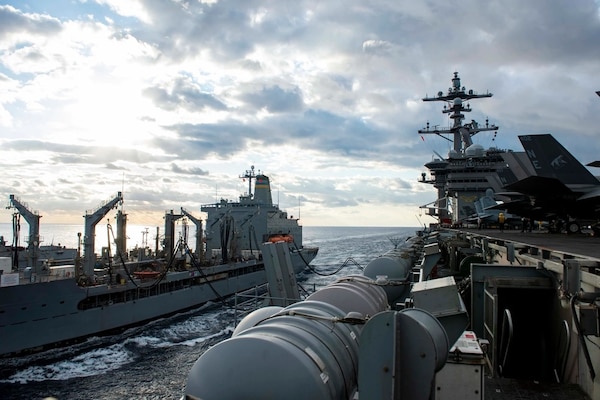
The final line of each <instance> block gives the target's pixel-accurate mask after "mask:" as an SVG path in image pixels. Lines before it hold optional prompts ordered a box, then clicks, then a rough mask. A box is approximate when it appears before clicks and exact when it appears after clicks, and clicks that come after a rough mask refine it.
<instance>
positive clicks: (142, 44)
mask: <svg viewBox="0 0 600 400" xmlns="http://www.w3.org/2000/svg"><path fill="white" fill-rule="evenodd" d="M125 3H127V4H125ZM64 4H66V3H64ZM598 15H599V13H598V5H597V2H595V1H593V0H581V1H578V2H568V1H557V2H550V3H548V2H541V1H530V2H525V3H523V2H518V1H516V0H508V1H497V0H492V1H488V2H486V3H485V4H483V3H481V2H479V1H476V0H465V1H463V2H461V3H455V2H454V3H451V2H436V3H428V2H396V1H391V0H390V1H385V0H384V1H366V2H365V1H348V2H344V3H343V4H342V3H339V2H317V1H313V0H300V1H295V2H281V1H262V0H261V1H259V0H248V1H244V2H235V1H231V0H220V1H194V2H189V1H171V2H160V1H143V0H134V1H130V2H121V1H116V0H102V1H95V2H70V3H68V5H66V6H61V7H59V6H57V5H54V4H53V3H52V2H41V3H40V2H34V3H31V4H27V5H22V6H21V5H19V6H16V5H12V6H9V5H5V6H0V49H2V50H0V125H1V126H2V129H1V130H0V144H1V145H2V149H3V160H2V161H3V168H4V172H5V174H6V175H7V176H10V177H11V179H8V180H5V181H4V182H3V183H2V185H0V189H2V193H9V192H22V191H25V192H26V193H27V194H31V195H32V197H33V198H34V199H41V200H40V201H43V202H44V204H47V205H48V207H59V208H60V209H61V210H68V209H71V210H75V211H73V213H74V214H75V215H77V216H79V215H80V210H79V209H78V208H77V207H79V206H80V204H82V203H85V204H88V203H91V204H93V203H94V202H93V201H90V200H94V199H104V198H106V197H108V196H109V195H110V193H112V192H116V191H117V190H120V188H121V186H122V184H123V180H125V181H126V182H127V186H128V190H126V193H127V199H128V200H127V201H128V204H129V206H130V207H131V211H132V215H134V214H136V213H140V214H144V215H149V214H152V213H154V214H160V213H162V212H163V211H164V209H166V208H177V206H178V204H177V203H178V202H181V203H182V204H185V205H186V206H188V207H197V206H198V203H201V202H205V201H209V202H210V201H214V200H215V194H214V193H215V187H218V188H219V196H221V195H222V196H226V197H228V198H231V199H235V198H237V195H238V194H239V192H241V191H246V190H247V188H246V187H245V185H244V184H241V183H240V182H239V180H238V178H237V177H238V176H239V173H240V171H243V170H245V169H247V168H248V166H249V165H256V166H257V168H260V169H262V170H264V172H265V173H266V174H268V175H270V176H272V177H273V178H274V181H275V182H278V184H279V185H280V186H281V188H282V191H283V190H284V189H285V191H286V193H282V198H284V199H285V200H286V202H288V204H292V206H293V205H294V204H295V203H297V200H298V199H301V201H302V203H304V204H305V206H303V215H304V217H303V219H305V222H306V221H308V222H309V223H314V221H317V222H319V223H327V222H323V221H329V223H341V222H340V221H343V222H344V223H349V222H348V215H354V216H355V217H354V218H353V221H352V223H353V224H361V223H368V224H377V223H383V224H392V223H395V224H411V223H412V224H414V221H412V216H413V214H414V210H413V209H414V207H415V204H424V203H427V202H429V201H431V200H432V199H433V198H434V197H435V196H436V193H435V190H434V189H433V188H432V187H431V186H428V185H423V184H420V183H418V182H417V180H418V179H419V178H420V174H421V172H422V171H424V169H425V168H424V167H423V164H424V163H425V162H427V161H429V160H430V159H431V157H432V155H434V154H435V153H440V154H446V153H447V152H448V150H449V144H448V142H447V141H445V140H444V139H442V138H439V137H436V136H433V135H432V136H427V137H426V138H424V139H425V140H421V138H420V137H419V135H418V134H417V130H418V129H420V128H422V127H424V126H425V124H426V123H427V122H429V123H430V124H431V125H440V126H448V125H450V124H451V123H452V121H450V120H449V119H448V118H447V114H442V107H443V104H439V103H423V102H422V98H423V97H425V96H426V95H433V94H435V93H437V92H438V91H440V90H441V91H443V92H444V93H445V92H446V91H447V88H448V86H449V85H450V79H451V77H452V74H453V72H454V71H458V72H459V73H460V76H461V78H462V80H463V85H465V86H466V87H467V88H469V89H471V88H472V89H473V90H475V91H478V92H485V91H491V92H493V93H494V97H493V98H491V99H486V100H481V101H473V102H471V106H472V112H471V113H470V114H469V115H468V116H467V117H468V119H475V120H477V121H478V122H479V123H480V124H483V123H485V121H486V120H488V121H489V122H490V123H495V124H498V125H499V126H500V131H499V133H498V135H497V136H494V135H493V134H491V133H490V134H488V133H481V134H479V135H477V136H475V137H474V140H475V142H477V143H479V144H482V145H483V146H484V147H489V146H497V147H501V148H510V149H515V150H520V144H519V142H518V140H517V138H516V136H517V135H518V134H523V133H540V132H541V133H545V132H551V133H555V134H556V135H557V138H558V139H559V140H560V141H561V142H562V143H563V144H564V145H565V147H567V148H568V149H572V150H573V153H574V154H575V155H576V156H577V157H578V158H581V159H583V160H585V161H591V160H593V159H595V158H597V153H598V148H597V146H594V143H596V142H595V141H594V138H595V136H594V135H595V134H596V133H595V132H596V130H597V129H596V126H597V125H598V121H597V114H598V107H599V106H600V105H599V104H598V97H597V96H596V95H595V93H594V92H595V91H596V90H599V89H600V87H594V86H595V85H597V71H598V69H599V62H600V61H599V60H598V59H597V56H596V54H597V43H598V38H599V37H600V20H599V18H598ZM208 171H210V173H208ZM42 184H44V185H42ZM24 188H27V189H26V190H25V189H24ZM184 188H185V189H184ZM57 189H60V190H57ZM52 190H55V191H57V193H52ZM46 202H47V203H46ZM69 202H73V203H74V204H69ZM40 208H43V207H40ZM384 208H386V209H387V208H389V209H394V210H401V211H398V213H396V214H397V215H398V217H397V218H395V217H381V216H379V214H380V210H382V209H384ZM411 210H412V211H411ZM396 214H395V215H396ZM313 215H314V218H315V219H313V220H311V219H310V218H311V216H313ZM400 215H402V217H401V216H400ZM406 215H410V216H411V220H410V221H408V220H406ZM0 217H1V215H0ZM159 220H160V218H159ZM374 221H379V222H374ZM392 221H393V222H392Z"/></svg>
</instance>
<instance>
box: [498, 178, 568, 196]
mask: <svg viewBox="0 0 600 400" xmlns="http://www.w3.org/2000/svg"><path fill="white" fill-rule="evenodd" d="M504 188H505V189H508V190H510V191H513V192H518V193H522V194H525V195H529V196H536V197H537V196H544V195H549V196H564V195H570V194H572V193H573V192H572V191H571V189H569V188H568V187H567V186H565V184H564V183H562V182H561V181H560V180H558V179H556V178H546V177H543V176H535V175H534V176H529V177H527V178H525V179H521V180H520V181H517V182H515V183H511V184H509V185H506V186H505V187H504Z"/></svg>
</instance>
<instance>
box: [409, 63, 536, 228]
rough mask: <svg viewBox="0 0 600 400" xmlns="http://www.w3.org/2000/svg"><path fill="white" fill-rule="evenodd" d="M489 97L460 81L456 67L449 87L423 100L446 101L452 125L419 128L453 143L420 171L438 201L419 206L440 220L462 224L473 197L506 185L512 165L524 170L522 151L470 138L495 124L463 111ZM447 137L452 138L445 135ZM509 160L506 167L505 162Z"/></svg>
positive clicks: (511, 177)
mask: <svg viewBox="0 0 600 400" xmlns="http://www.w3.org/2000/svg"><path fill="white" fill-rule="evenodd" d="M490 97H492V93H489V92H486V93H483V94H478V93H476V92H474V91H473V90H471V89H469V90H467V89H466V88H465V87H464V86H461V81H460V78H459V76H458V72H455V73H454V76H453V78H452V87H450V88H449V89H448V92H447V93H446V94H444V93H443V92H442V91H439V92H438V93H437V96H435V97H425V98H423V101H427V102H429V101H441V102H445V103H447V104H446V105H445V106H444V109H443V111H442V112H443V113H444V114H448V115H449V118H450V119H451V120H452V126H450V127H448V128H440V127H439V126H437V125H436V126H434V127H431V126H430V124H429V122H428V123H427V125H426V127H425V128H423V129H420V130H419V131H418V132H419V134H421V135H424V134H434V135H437V136H439V137H441V138H443V139H446V140H448V141H450V142H451V143H452V149H451V150H450V151H449V152H448V156H447V157H446V158H444V157H442V156H439V155H438V157H439V158H435V159H433V160H432V161H430V162H428V163H427V164H425V167H427V169H428V170H429V172H430V178H427V176H426V174H425V173H424V174H423V175H422V182H425V183H430V184H432V185H433V186H434V187H435V188H436V189H437V200H435V201H434V202H432V203H429V204H427V205H424V206H422V208H427V209H428V211H429V215H432V216H435V217H437V218H438V219H439V221H440V222H441V223H445V224H460V223H462V222H463V221H465V220H466V219H467V218H468V217H469V216H470V215H473V214H475V213H476V208H475V205H474V202H475V201H477V200H478V199H479V198H480V197H482V196H484V195H485V192H486V190H488V189H492V190H493V191H494V192H498V191H500V190H501V189H502V188H503V187H504V186H505V185H507V184H509V183H512V182H515V181H516V180H517V176H516V173H517V174H518V171H515V168H513V167H512V166H519V167H521V169H522V170H523V174H527V173H528V172H527V171H526V170H527V169H528V165H529V163H528V161H526V155H525V153H524V152H513V151H509V150H503V149H498V148H489V149H485V148H484V147H483V146H481V145H480V144H477V143H473V139H472V138H473V136H475V135H476V134H478V133H480V132H490V131H492V132H494V138H495V136H496V134H497V131H498V129H499V127H498V126H497V125H494V124H490V123H489V121H488V120H487V119H486V121H485V124H483V125H480V124H479V123H477V122H476V121H475V120H471V121H470V122H465V113H468V112H471V106H470V103H469V102H470V101H471V100H478V99H484V98H490ZM448 136H450V137H451V138H449V137H448ZM509 165H510V167H509Z"/></svg>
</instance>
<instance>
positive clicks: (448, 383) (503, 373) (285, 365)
mask: <svg viewBox="0 0 600 400" xmlns="http://www.w3.org/2000/svg"><path fill="white" fill-rule="evenodd" d="M454 78H455V79H453V83H454V86H453V87H452V88H451V89H450V93H449V94H448V95H447V96H444V94H443V93H441V92H440V93H439V95H438V96H439V97H440V98H442V97H446V99H445V101H448V102H450V109H452V108H453V107H456V108H454V111H457V112H458V114H456V118H460V121H459V123H458V124H456V125H455V127H454V131H453V130H449V132H448V133H457V135H455V137H456V138H457V140H458V144H457V147H456V149H455V150H454V153H452V154H451V155H450V157H448V158H447V159H444V158H443V157H440V159H438V160H434V161H435V163H434V164H431V163H428V164H427V166H428V167H431V168H430V170H432V172H434V178H433V179H432V180H431V181H430V182H429V183H434V185H437V186H436V188H438V189H439V190H440V191H439V192H438V193H439V194H441V196H438V200H437V201H435V202H434V203H432V204H434V205H435V206H436V207H432V208H434V209H433V210H432V213H435V216H436V217H438V221H437V223H433V224H431V225H430V226H429V227H427V228H426V229H424V230H422V231H420V232H418V233H417V235H415V236H414V237H412V238H409V239H407V240H406V241H405V242H404V243H402V244H401V245H398V246H397V248H395V249H393V250H390V251H389V252H387V253H386V254H384V255H383V256H378V257H377V256H376V255H374V259H373V260H372V261H371V262H369V263H368V265H367V266H366V267H365V268H364V270H363V271H362V274H360V275H351V276H346V277H342V278H340V279H338V281H337V282H335V283H333V284H331V285H329V286H327V287H325V288H323V289H321V290H318V291H315V292H314V293H312V294H310V295H309V296H308V297H306V298H304V299H301V298H300V297H296V298H295V299H293V301H290V302H291V303H292V304H291V305H287V306H285V307H284V306H281V305H278V304H273V305H270V306H267V307H263V308H260V309H257V310H255V311H253V312H252V313H250V314H249V315H247V316H246V317H245V318H244V319H242V320H241V322H240V323H239V324H238V325H237V327H236V328H235V330H234V332H233V334H232V337H231V338H229V339H227V340H224V341H222V342H221V343H219V344H217V345H215V346H213V347H211V348H210V349H208V350H207V351H206V352H205V353H204V354H202V355H201V356H200V357H199V359H198V360H197V361H196V363H195V364H194V366H193V367H192V368H191V369H190V371H189V373H188V376H187V381H186V386H185V395H184V398H185V399H189V400H197V399H202V400H229V399H258V398H260V399H282V398H285V399H294V400H295V399H298V400H299V399H331V400H357V399H410V400H432V399H436V400H442V399H451V400H458V399H461V400H463V399H474V400H475V399H478V400H483V399H488V400H508V399H510V400H514V399H523V400H525V399H542V398H543V399H548V400H566V399H569V400H590V399H600V380H599V378H598V376H597V371H598V370H599V369H600V246H598V238H597V237H593V236H589V235H584V234H578V235H573V234H571V235H567V234H564V235H557V234H549V233H547V232H544V231H542V230H534V231H532V232H529V231H523V232H521V231H520V230H519V229H513V230H509V229H506V230H504V231H500V230H498V229H495V230H483V229H482V230H479V229H471V230H469V229H463V228H460V229H451V228H449V226H450V225H452V223H449V221H454V222H456V221H460V220H461V219H460V218H457V217H455V216H454V215H453V213H458V214H462V215H465V210H464V208H461V207H458V208H457V207H454V208H453V207H446V203H444V201H445V200H446V198H447V197H450V198H452V200H453V201H454V205H456V204H458V205H459V206H460V205H461V204H463V205H464V206H469V204H472V203H473V201H472V199H471V196H475V197H476V195H477V194H483V193H484V190H485V189H486V188H487V187H489V186H490V184H492V183H493V184H497V183H498V182H499V181H501V179H502V177H503V176H506V173H507V171H506V168H505V166H506V163H505V162H502V161H500V160H499V159H498V157H500V158H502V157H503V156H508V157H512V156H513V154H509V152H508V151H492V152H486V151H483V152H482V151H479V150H478V149H474V148H473V147H471V146H473V144H472V143H470V144H469V142H470V136H472V134H473V133H475V132H477V127H476V126H474V125H471V126H470V127H467V128H464V129H463V124H462V118H461V117H460V116H459V115H460V114H462V112H460V109H461V108H462V107H464V104H463V100H462V99H461V96H462V97H464V96H470V95H473V94H474V93H473V92H472V91H465V89H464V88H463V87H461V86H460V81H459V80H458V79H457V78H458V74H455V77H454ZM486 97H489V96H486ZM446 109H448V108H446ZM421 133H426V132H421ZM432 133H433V132H432ZM461 142H462V143H463V145H461V144H460V143H461ZM464 144H466V146H464ZM469 148H471V150H469V151H467V149H469ZM517 157H519V156H517ZM520 160H521V161H523V162H525V160H524V159H522V158H521V159H520ZM487 161H489V162H487ZM474 163H476V164H477V165H475V164H474ZM510 172H513V173H515V172H516V173H518V172H519V171H518V170H512V171H510ZM515 175H518V174H515ZM460 187H462V189H461V190H459V188H460ZM446 189H448V190H450V195H449V196H446ZM467 193H469V196H468V197H467V196H466V194H467ZM461 197H462V199H461ZM457 200H458V203H457V202H456V201H457ZM473 200H474V198H473ZM461 201H462V203H461ZM448 219H449V221H448ZM463 219H464V218H463ZM445 226H448V227H445ZM396 244H398V243H396ZM248 366H251V367H248ZM240 368H242V371H243V372H242V373H238V372H239V371H240ZM232 373H234V374H235V379H233V380H232V379H231V376H232Z"/></svg>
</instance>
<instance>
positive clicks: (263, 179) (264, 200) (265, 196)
mask: <svg viewBox="0 0 600 400" xmlns="http://www.w3.org/2000/svg"><path fill="white" fill-rule="evenodd" d="M254 201H255V202H257V203H260V204H273V199H272V198H271V184H270V183H269V177H268V176H266V175H262V174H261V175H256V182H255V183H254Z"/></svg>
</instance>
